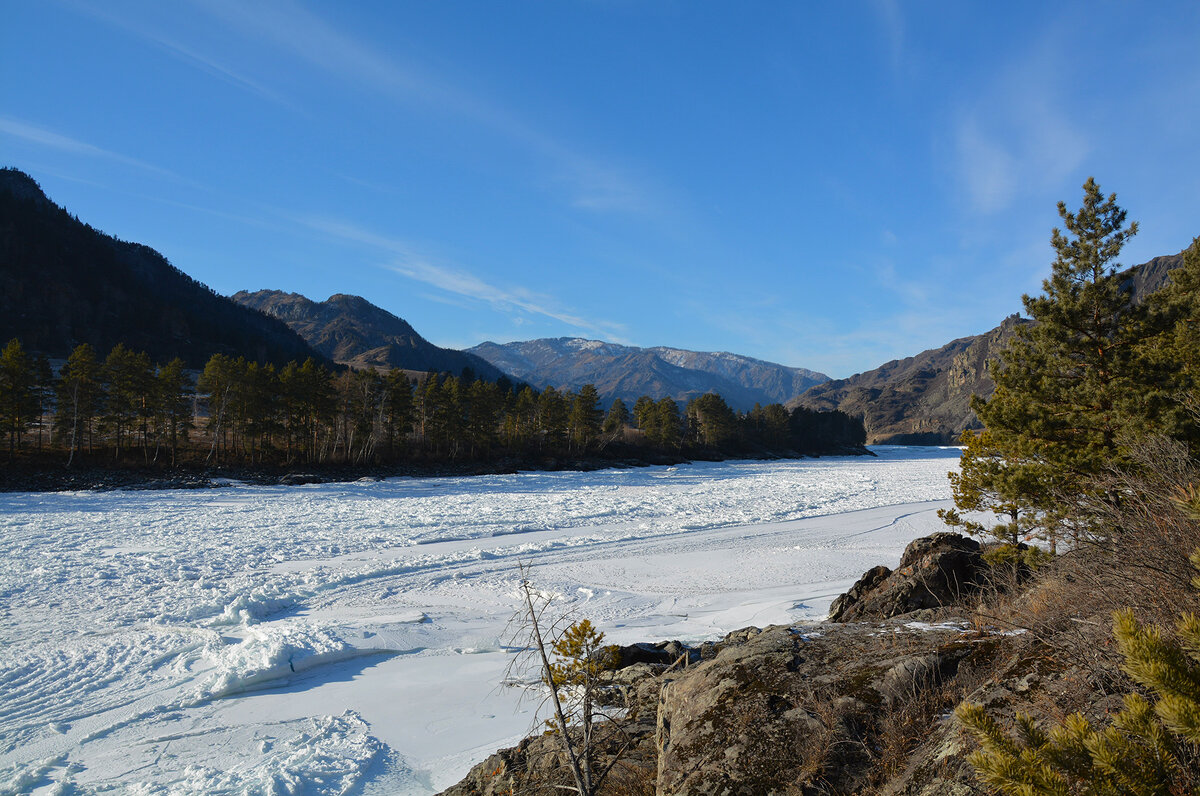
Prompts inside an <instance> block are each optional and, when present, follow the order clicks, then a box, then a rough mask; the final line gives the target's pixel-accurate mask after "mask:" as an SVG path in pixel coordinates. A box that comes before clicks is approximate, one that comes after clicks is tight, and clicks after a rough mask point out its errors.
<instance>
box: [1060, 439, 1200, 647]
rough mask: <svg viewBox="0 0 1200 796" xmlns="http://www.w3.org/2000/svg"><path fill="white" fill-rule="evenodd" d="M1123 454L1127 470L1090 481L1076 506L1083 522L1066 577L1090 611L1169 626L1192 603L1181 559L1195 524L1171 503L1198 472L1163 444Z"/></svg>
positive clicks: (1196, 543)
mask: <svg viewBox="0 0 1200 796" xmlns="http://www.w3.org/2000/svg"><path fill="white" fill-rule="evenodd" d="M1131 453H1132V458H1133V464H1132V466H1130V467H1127V468H1123V469H1120V470H1113V471H1111V472H1109V473H1106V474H1105V475H1104V476H1102V477H1101V478H1099V479H1097V482H1096V489H1094V490H1091V492H1092V497H1090V498H1089V499H1087V500H1086V501H1085V503H1084V505H1083V506H1082V510H1083V513H1084V515H1085V516H1087V517H1089V518H1090V520H1091V521H1090V522H1089V523H1088V527H1087V528H1086V529H1084V530H1083V531H1082V532H1081V533H1080V535H1079V538H1078V540H1077V543H1076V552H1077V555H1075V556H1073V557H1072V559H1073V561H1072V563H1073V564H1074V566H1073V567H1072V569H1071V570H1070V571H1069V573H1068V574H1069V575H1070V576H1071V577H1072V578H1073V580H1074V582H1075V583H1077V584H1078V587H1079V588H1080V589H1082V590H1084V591H1086V592H1087V593H1088V594H1089V595H1090V596H1091V598H1092V600H1093V601H1094V605H1095V609H1096V610H1097V611H1102V612H1104V613H1106V614H1110V613H1111V612H1112V611H1115V610H1117V609H1118V608H1122V607H1129V608H1132V609H1133V610H1134V613H1135V614H1136V615H1137V617H1138V619H1140V620H1142V621H1144V622H1153V623H1156V624H1172V623H1174V621H1175V619H1176V617H1178V616H1179V614H1180V613H1182V612H1183V611H1185V610H1191V609H1193V608H1194V607H1195V605H1196V590H1195V588H1194V587H1193V586H1192V579H1193V578H1195V577H1196V574H1197V573H1196V570H1195V567H1193V566H1192V564H1191V562H1190V561H1189V560H1188V559H1189V556H1191V554H1192V553H1193V552H1195V551H1196V550H1197V549H1198V548H1200V523H1197V522H1196V521H1195V520H1194V519H1192V518H1191V517H1189V516H1187V514H1186V513H1185V512H1184V511H1183V510H1182V509H1181V508H1180V507H1179V505H1178V504H1177V502H1176V501H1177V499H1178V497H1179V495H1180V494H1181V493H1182V492H1184V491H1185V490H1187V489H1188V488H1189V487H1191V486H1192V485H1193V484H1196V483H1200V469H1198V468H1197V466H1196V462H1195V461H1194V460H1193V459H1192V458H1191V457H1190V456H1188V453H1187V449H1186V448H1185V447H1184V446H1183V445H1182V444H1180V443H1178V442H1174V441H1172V440H1168V439H1161V438H1159V439H1150V440H1146V441H1144V442H1141V443H1139V444H1137V445H1135V446H1134V447H1133V450H1132V451H1131Z"/></svg>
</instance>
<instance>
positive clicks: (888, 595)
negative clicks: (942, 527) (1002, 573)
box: [829, 533, 986, 622]
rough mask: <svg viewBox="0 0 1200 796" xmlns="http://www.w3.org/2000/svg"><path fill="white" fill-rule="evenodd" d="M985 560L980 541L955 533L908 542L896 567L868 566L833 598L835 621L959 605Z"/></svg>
mask: <svg viewBox="0 0 1200 796" xmlns="http://www.w3.org/2000/svg"><path fill="white" fill-rule="evenodd" d="M985 568H986V564H984V562H983V557H982V555H981V554H980V546H979V543H978V542H976V541H975V540H974V539H969V538H967V537H965V536H962V535H961V534H957V533H935V534H933V535H931V536H925V537H922V538H920V539H916V540H914V541H912V542H911V543H909V545H908V547H906V548H905V550H904V555H903V557H902V558H901V559H900V566H899V567H897V568H896V570H895V571H888V569H887V568H886V567H875V568H874V569H871V570H869V571H868V572H867V573H866V574H865V575H863V577H862V578H861V579H860V580H859V581H858V582H857V583H855V584H854V586H853V587H852V588H851V589H850V591H848V592H846V593H845V594H843V595H841V596H840V597H838V598H837V599H836V600H834V602H833V605H832V606H831V607H830V614H829V618H830V619H831V620H832V621H835V622H859V621H864V620H865V621H873V620H874V621H878V620H881V619H889V618H891V617H894V616H899V615H901V614H907V613H910V612H913V611H920V610H923V609H938V608H950V607H953V606H961V605H962V603H963V600H964V599H965V598H968V597H970V596H971V595H973V594H975V593H976V592H977V591H978V590H979V586H980V582H981V581H982V580H983V576H984V574H985V571H986V570H985Z"/></svg>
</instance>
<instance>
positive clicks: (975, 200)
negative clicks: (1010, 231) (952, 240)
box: [954, 40, 1092, 213]
mask: <svg viewBox="0 0 1200 796" xmlns="http://www.w3.org/2000/svg"><path fill="white" fill-rule="evenodd" d="M1014 57H1015V60H1014V62H1013V64H1012V65H1011V66H1010V68H1009V69H1007V70H1004V71H1003V72H1002V73H1001V76H1000V78H998V79H997V80H996V81H995V83H994V84H993V85H992V86H990V87H989V88H988V89H987V90H985V91H984V92H982V93H981V94H980V95H979V96H976V97H974V98H972V100H971V101H970V102H969V103H968V104H966V105H965V107H960V109H959V113H958V117H957V119H956V120H955V123H954V145H955V150H956V159H957V169H958V175H959V179H960V181H961V183H962V187H963V189H964V191H965V193H966V195H967V197H968V198H969V200H970V202H971V204H972V206H973V207H974V208H975V209H976V210H978V211H980V212H982V213H995V212H999V211H1001V210H1006V209H1008V208H1009V207H1011V206H1012V205H1013V204H1014V203H1015V202H1016V201H1017V199H1018V198H1019V197H1020V196H1021V195H1022V193H1024V192H1028V191H1037V190H1040V189H1043V188H1047V187H1052V186H1055V185H1057V184H1059V183H1060V181H1061V180H1062V179H1063V178H1065V177H1067V176H1069V175H1070V174H1072V173H1073V172H1074V171H1075V170H1076V169H1077V168H1078V167H1079V166H1080V165H1081V164H1082V163H1083V162H1084V161H1085V160H1086V159H1087V158H1088V156H1089V155H1090V154H1091V150H1092V146H1091V142H1090V141H1089V139H1088V136H1087V135H1086V134H1085V133H1084V132H1083V130H1082V129H1081V128H1080V127H1079V125H1078V124H1077V123H1076V122H1075V120H1074V118H1073V117H1072V115H1071V110H1070V105H1069V99H1070V96H1071V94H1070V92H1069V91H1066V90H1062V89H1060V88H1059V87H1058V85H1057V84H1056V79H1055V77H1054V76H1064V75H1069V74H1070V70H1069V69H1067V68H1066V66H1065V65H1064V64H1062V63H1060V60H1061V56H1060V55H1059V54H1058V53H1057V51H1056V50H1055V48H1054V47H1053V46H1052V44H1051V42H1050V40H1047V41H1046V42H1042V43H1040V44H1039V45H1036V46H1035V47H1034V48H1033V49H1032V51H1031V52H1023V53H1018V54H1016V55H1015V56H1014ZM1059 79H1061V77H1060V78H1059Z"/></svg>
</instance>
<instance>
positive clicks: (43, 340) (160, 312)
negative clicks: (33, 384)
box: [0, 168, 322, 368]
mask: <svg viewBox="0 0 1200 796" xmlns="http://www.w3.org/2000/svg"><path fill="white" fill-rule="evenodd" d="M13 337H16V338H19V339H20V340H21V342H22V344H23V345H24V346H25V348H26V349H28V350H31V351H38V352H41V353H44V354H46V355H48V356H51V357H66V356H67V355H68V354H70V352H71V351H72V350H73V349H74V348H75V347H76V346H77V345H79V344H80V343H88V344H90V345H91V346H92V347H93V348H95V349H96V351H97V353H98V354H99V356H100V357H104V356H106V355H107V354H108V352H109V350H110V349H111V348H112V347H113V346H115V345H116V344H117V343H124V344H125V346H126V347H128V348H130V349H133V350H134V351H144V352H146V353H147V354H149V355H150V358H151V359H153V360H155V361H157V362H160V363H165V362H167V361H169V360H170V359H172V358H173V357H176V356H178V357H180V358H182V359H183V360H184V361H185V362H186V363H187V364H188V365H189V366H190V367H194V368H199V367H203V366H204V364H205V362H206V361H207V360H208V358H209V357H211V356H212V355H213V354H226V355H228V356H235V357H236V356H245V357H246V358H248V359H253V360H258V361H262V362H273V363H276V364H283V363H285V362H287V361H288V360H304V359H305V358H307V357H310V356H311V357H315V358H317V359H321V358H322V357H321V355H320V354H318V353H317V352H316V351H314V350H313V349H312V348H310V347H309V346H308V345H307V344H306V343H305V342H304V341H303V340H302V339H301V338H300V337H299V336H298V335H297V334H296V333H295V332H293V331H292V330H291V329H289V328H288V327H287V326H286V325H284V324H283V323H281V322H280V321H278V320H275V319H274V318H270V317H267V316H266V315H263V314H262V313H259V312H256V311H254V310H252V309H249V308H246V307H242V306H240V305H238V304H235V303H234V302H232V301H230V300H229V299H228V298H225V297H224V296H221V295H218V294H217V293H215V292H214V291H212V290H211V289H210V288H208V287H206V286H205V285H203V284H201V283H200V282H197V281H196V280H195V279H193V278H191V277H190V276H188V275H187V274H185V273H183V272H182V271H180V270H179V269H178V268H176V267H175V266H173V265H171V264H170V263H169V262H168V261H167V259H166V258H165V257H163V256H162V255H161V254H159V253H158V252H157V251H155V250H154V249H151V248H150V247H149V246H143V245H141V244H138V243H129V242H126V241H122V240H118V239H117V238H114V237H112V236H111V235H106V234H104V233H102V232H100V231H99V230H96V229H94V228H92V227H91V226H89V225H88V224H85V223H83V222H81V221H80V220H79V219H77V218H75V217H74V216H72V215H71V214H70V213H68V212H67V211H66V210H65V209H63V208H62V207H59V206H58V205H56V204H54V203H53V202H52V201H50V199H48V198H47V197H46V195H45V193H44V192H43V191H42V189H41V186H39V185H38V184H37V182H36V181H35V180H34V179H33V178H32V177H30V176H29V175H28V174H25V173H24V172H22V171H19V170H17V169H11V168H8V169H0V341H5V340H8V339H10V338H13Z"/></svg>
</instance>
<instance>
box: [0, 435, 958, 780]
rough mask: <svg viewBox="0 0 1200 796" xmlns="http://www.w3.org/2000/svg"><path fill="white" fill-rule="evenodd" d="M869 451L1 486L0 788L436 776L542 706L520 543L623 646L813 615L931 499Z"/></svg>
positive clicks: (903, 455) (930, 507) (925, 517)
mask: <svg viewBox="0 0 1200 796" xmlns="http://www.w3.org/2000/svg"><path fill="white" fill-rule="evenodd" d="M876 451H877V452H878V453H879V457H878V458H866V457H853V458H829V459H809V460H802V461H776V462H736V463H698V464H691V465H681V466H678V467H652V468H641V469H631V470H604V471H599V472H591V473H569V472H558V473H520V474H517V475H503V476H477V477H471V478H437V479H433V478H429V479H412V478H399V479H389V480H387V481H381V482H356V483H351V484H321V485H310V486H298V487H261V486H247V485H240V484H234V485H230V486H229V487H227V488H222V489H211V490H171V491H156V492H105V493H90V492H72V493H53V494H25V493H16V494H3V495H0V524H2V527H3V532H2V534H0V793H4V792H17V793H24V792H33V793H47V794H50V793H93V792H100V793H104V792H114V793H115V792H131V791H132V792H135V793H146V794H155V793H193V792H194V793H307V794H341V793H348V794H358V793H361V794H376V793H378V794H385V793H386V794H393V793H397V794H405V793H414V794H426V793H432V792H435V791H437V790H439V789H441V788H444V787H447V786H448V785H450V784H453V783H454V782H456V781H457V780H458V779H460V778H461V777H462V775H463V774H464V773H465V772H466V770H467V769H468V768H469V767H470V766H471V765H472V764H473V763H475V762H477V761H478V760H480V759H482V758H484V757H486V756H487V755H488V754H490V753H491V752H492V751H494V750H495V749H496V748H498V747H500V746H505V745H510V744H511V743H513V742H515V740H516V739H517V738H519V737H521V736H523V735H524V734H525V733H526V732H527V731H528V730H529V729H530V727H531V725H532V722H533V715H532V705H531V704H528V703H521V702H520V701H519V700H518V696H519V694H518V693H515V689H505V688H501V687H500V686H499V683H500V681H501V679H502V677H503V672H504V669H505V666H506V665H507V664H508V661H509V658H510V657H511V654H510V653H509V652H507V651H506V649H505V645H504V639H503V636H504V630H505V625H506V623H507V622H508V620H509V618H510V617H511V616H512V614H513V612H514V610H515V608H516V605H517V603H516V600H515V595H514V588H515V586H516V583H517V581H518V575H517V563H518V562H525V563H528V564H529V565H530V566H531V567H532V576H533V579H534V580H535V582H536V583H537V584H538V585H539V586H540V587H541V588H543V589H547V590H552V591H554V592H557V593H559V594H561V595H563V596H564V598H565V601H567V602H570V603H572V604H573V606H574V607H575V608H577V609H578V610H579V611H580V613H581V615H583V616H586V617H588V618H590V619H591V620H592V621H593V622H594V623H596V624H597V625H598V626H599V627H600V629H601V630H603V631H605V633H606V634H607V636H608V638H609V640H611V641H614V642H619V643H630V642H633V641H646V640H659V639H667V638H678V639H683V640H692V641H695V640H701V639H707V638H715V637H718V636H721V635H723V634H725V633H727V632H729V631H731V630H735V629H737V628H740V627H744V626H746V625H751V624H753V625H765V624H772V623H782V622H792V621H798V620H804V619H816V618H820V617H823V616H824V615H825V613H826V611H827V610H828V607H829V603H830V601H831V600H832V599H833V598H834V597H835V596H836V595H837V594H838V593H840V592H841V591H844V590H845V589H846V588H848V587H849V586H850V584H851V583H853V581H854V580H856V579H857V578H858V577H859V576H860V575H861V574H862V573H863V572H864V571H865V570H866V569H868V568H870V567H871V566H874V565H876V564H887V565H889V566H894V565H895V564H896V562H897V561H898V560H899V557H900V553H901V551H902V550H903V548H904V546H905V544H907V542H908V541H910V540H911V539H913V538H915V537H917V536H921V535H924V534H927V533H930V532H932V531H934V530H937V529H938V528H939V525H940V524H939V522H938V520H937V518H936V516H935V511H936V509H938V508H940V507H942V506H945V505H949V504H948V498H949V496H950V491H949V485H948V483H947V481H946V478H945V475H946V472H947V471H948V470H950V469H952V468H954V467H956V466H957V456H958V451H957V450H956V449H950V448H893V447H883V448H877V449H876Z"/></svg>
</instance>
